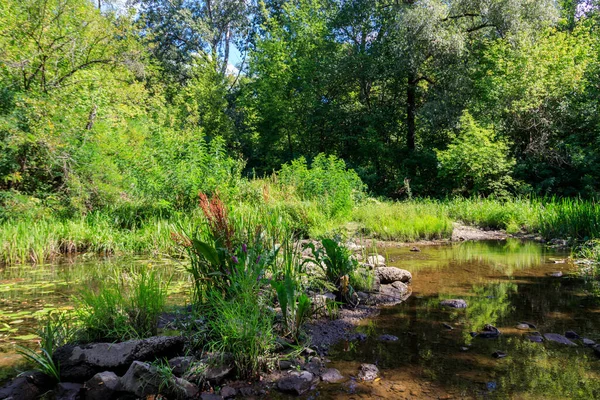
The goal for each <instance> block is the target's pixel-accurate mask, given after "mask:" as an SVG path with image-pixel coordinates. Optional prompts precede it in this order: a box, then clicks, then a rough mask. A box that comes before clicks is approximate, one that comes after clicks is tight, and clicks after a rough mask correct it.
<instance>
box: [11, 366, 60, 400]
mask: <svg viewBox="0 0 600 400" xmlns="http://www.w3.org/2000/svg"><path fill="white" fill-rule="evenodd" d="M53 385H54V381H53V380H52V379H51V378H50V377H49V376H48V375H45V374H43V373H41V372H37V371H27V372H23V373H22V374H20V375H19V376H18V377H17V378H15V379H13V380H12V381H10V382H8V383H7V384H6V385H4V386H3V387H2V388H0V399H10V398H12V399H13V400H35V399H37V398H38V397H40V395H42V394H43V393H45V392H47V391H48V390H50V388H52V386H53Z"/></svg>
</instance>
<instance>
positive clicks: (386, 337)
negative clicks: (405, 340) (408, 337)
mask: <svg viewBox="0 0 600 400" xmlns="http://www.w3.org/2000/svg"><path fill="white" fill-rule="evenodd" d="M377 340H379V341H380V342H395V341H397V340H398V336H394V335H380V336H379V337H378V338H377Z"/></svg>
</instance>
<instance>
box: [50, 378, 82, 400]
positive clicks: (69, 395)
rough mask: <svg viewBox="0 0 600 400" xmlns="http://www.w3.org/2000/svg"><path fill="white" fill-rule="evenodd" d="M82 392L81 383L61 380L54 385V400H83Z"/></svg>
mask: <svg viewBox="0 0 600 400" xmlns="http://www.w3.org/2000/svg"><path fill="white" fill-rule="evenodd" d="M83 393H84V391H83V385H82V384H81V383H69V382H61V383H59V384H58V385H56V397H55V400H83Z"/></svg>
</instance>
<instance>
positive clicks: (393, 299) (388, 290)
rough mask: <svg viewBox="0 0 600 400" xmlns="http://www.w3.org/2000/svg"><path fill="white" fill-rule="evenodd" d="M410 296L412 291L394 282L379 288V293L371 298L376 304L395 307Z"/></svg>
mask: <svg viewBox="0 0 600 400" xmlns="http://www.w3.org/2000/svg"><path fill="white" fill-rule="evenodd" d="M411 294H412V289H411V288H410V287H409V286H408V285H406V284H404V283H402V282H394V283H392V284H391V285H381V286H379V292H377V293H375V294H374V295H372V296H371V297H372V298H373V300H374V302H375V303H377V304H382V305H396V304H400V303H402V302H404V301H406V299H408V298H409V297H410V295H411Z"/></svg>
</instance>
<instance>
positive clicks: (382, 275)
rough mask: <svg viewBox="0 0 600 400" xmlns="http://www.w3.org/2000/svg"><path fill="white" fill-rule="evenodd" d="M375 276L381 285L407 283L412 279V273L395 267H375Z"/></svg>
mask: <svg viewBox="0 0 600 400" xmlns="http://www.w3.org/2000/svg"><path fill="white" fill-rule="evenodd" d="M377 277H378V278H379V282H380V283H381V284H382V285H385V284H389V283H394V282H402V283H409V282H410V281H411V280H412V274H411V273H410V272H408V271H407V270H405V269H401V268H396V267H379V268H377Z"/></svg>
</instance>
